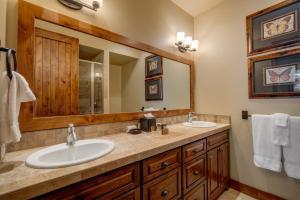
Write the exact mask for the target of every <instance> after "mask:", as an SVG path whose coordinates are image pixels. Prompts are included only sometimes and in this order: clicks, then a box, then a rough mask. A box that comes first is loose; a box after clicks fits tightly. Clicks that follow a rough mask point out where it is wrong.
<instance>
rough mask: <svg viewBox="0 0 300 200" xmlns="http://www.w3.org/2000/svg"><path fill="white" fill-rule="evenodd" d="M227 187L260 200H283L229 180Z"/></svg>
mask: <svg viewBox="0 0 300 200" xmlns="http://www.w3.org/2000/svg"><path fill="white" fill-rule="evenodd" d="M229 187H231V188H233V189H235V190H237V191H239V192H242V193H245V194H247V195H249V196H251V197H253V198H256V199H260V200H284V198H281V197H279V196H276V195H274V194H271V193H268V192H265V191H262V190H259V189H257V188H254V187H251V186H249V185H246V184H244V183H240V182H238V181H236V180H233V179H230V180H229Z"/></svg>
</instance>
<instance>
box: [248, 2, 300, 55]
mask: <svg viewBox="0 0 300 200" xmlns="http://www.w3.org/2000/svg"><path fill="white" fill-rule="evenodd" d="M247 43H248V55H255V54H258V53H264V52H268V51H273V50H279V49H282V48H286V47H292V46H297V45H299V44H300V1H299V0H286V1H283V2H282V3H279V4H276V5H274V6H272V7H269V8H266V9H264V10H261V11H259V12H256V13H254V14H252V15H249V16H247Z"/></svg>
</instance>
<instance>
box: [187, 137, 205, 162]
mask: <svg viewBox="0 0 300 200" xmlns="http://www.w3.org/2000/svg"><path fill="white" fill-rule="evenodd" d="M205 152H206V139H203V140H199V141H197V142H193V143H191V144H187V145H185V146H183V148H182V160H183V162H184V163H185V162H188V161H190V160H192V159H194V158H196V157H197V156H200V155H202V154H205Z"/></svg>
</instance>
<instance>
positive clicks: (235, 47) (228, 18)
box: [194, 0, 300, 200]
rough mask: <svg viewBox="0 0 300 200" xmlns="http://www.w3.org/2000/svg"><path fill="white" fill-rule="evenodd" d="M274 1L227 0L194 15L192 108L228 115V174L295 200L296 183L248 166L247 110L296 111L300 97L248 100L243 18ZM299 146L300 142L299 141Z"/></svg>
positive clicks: (250, 151)
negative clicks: (197, 46)
mask: <svg viewBox="0 0 300 200" xmlns="http://www.w3.org/2000/svg"><path fill="white" fill-rule="evenodd" d="M278 2H280V1H278V0H226V1H224V2H223V3H221V4H219V5H218V6H217V7H215V8H213V9H211V10H209V11H207V12H206V13H203V14H201V15H200V16H198V17H197V18H196V19H195V28H194V29H195V37H196V38H197V39H199V44H200V50H199V52H198V53H197V56H196V57H195V62H196V110H197V111H198V112H201V113H214V114H226V115H231V116H232V135H231V160H230V161H231V162H230V164H231V172H230V173H231V178H233V179H236V180H238V181H240V182H242V183H245V184H248V185H251V186H253V187H256V188H259V189H261V190H264V191H268V192H271V193H273V194H276V195H279V196H281V197H284V198H286V199H289V200H291V199H293V200H299V198H300V189H299V188H300V181H299V180H295V179H292V178H288V177H287V176H286V175H285V174H284V173H282V174H279V173H273V172H271V171H267V170H264V169H260V168H257V167H255V166H254V164H253V148H252V145H253V144H252V134H251V120H248V121H243V120H242V119H241V110H245V109H247V110H249V112H250V113H265V114H270V113H274V112H284V113H289V114H291V115H298V116H299V115H300V99H299V98H298V99H296V98H294V99H292V98H285V99H265V100H249V99H248V94H247V93H248V85H247V57H246V55H247V51H246V50H247V48H246V16H247V15H249V14H251V13H254V12H256V11H258V10H261V9H263V8H266V7H268V6H270V5H273V4H275V3H278ZM299 145H300V144H299Z"/></svg>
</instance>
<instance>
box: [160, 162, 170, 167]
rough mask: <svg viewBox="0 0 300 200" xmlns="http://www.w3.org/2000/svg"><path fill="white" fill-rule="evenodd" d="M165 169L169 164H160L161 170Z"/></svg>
mask: <svg viewBox="0 0 300 200" xmlns="http://www.w3.org/2000/svg"><path fill="white" fill-rule="evenodd" d="M167 167H169V163H168V162H163V163H162V164H161V168H163V169H165V168H167Z"/></svg>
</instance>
